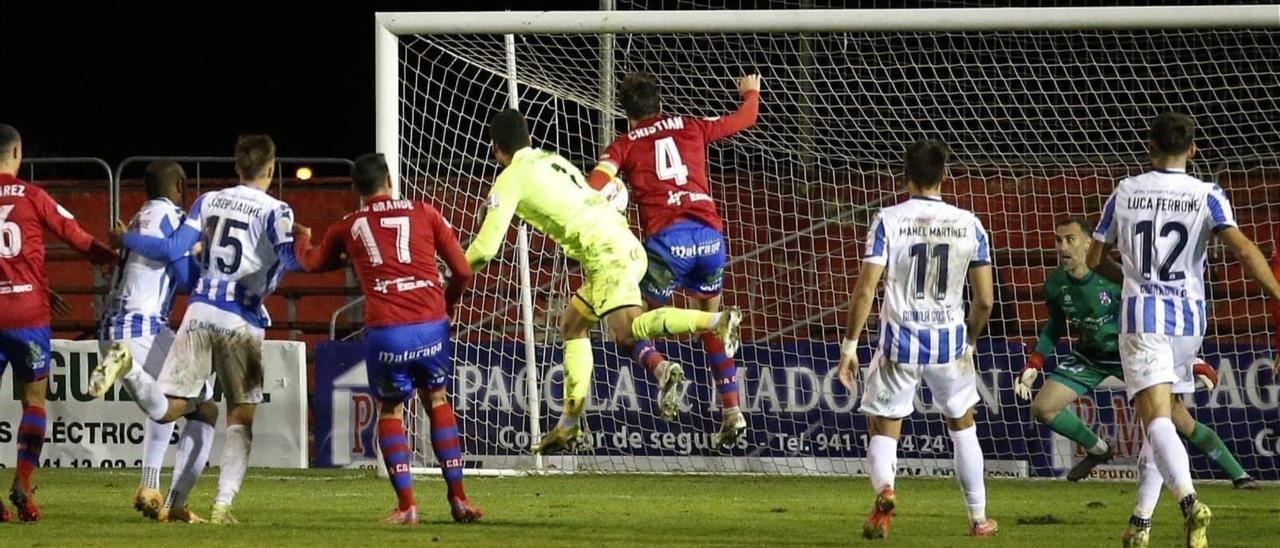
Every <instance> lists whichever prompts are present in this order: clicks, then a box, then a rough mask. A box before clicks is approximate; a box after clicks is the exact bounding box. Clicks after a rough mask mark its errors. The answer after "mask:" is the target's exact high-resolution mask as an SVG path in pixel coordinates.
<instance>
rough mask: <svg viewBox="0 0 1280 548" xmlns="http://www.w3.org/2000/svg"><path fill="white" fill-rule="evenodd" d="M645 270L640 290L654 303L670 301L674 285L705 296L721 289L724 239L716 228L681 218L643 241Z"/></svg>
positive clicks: (674, 288) (695, 295)
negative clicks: (646, 262) (647, 258)
mask: <svg viewBox="0 0 1280 548" xmlns="http://www.w3.org/2000/svg"><path fill="white" fill-rule="evenodd" d="M644 249H645V251H647V252H648V254H649V270H648V271H647V272H645V275H644V281H642V282H641V283H640V289H641V291H643V292H644V296H645V298H646V299H649V300H650V301H652V302H654V303H656V304H666V303H667V301H670V300H671V295H672V294H673V293H675V290H676V287H683V288H685V289H687V290H689V292H690V293H692V294H693V296H694V297H697V298H701V299H709V298H711V297H715V296H716V295H719V294H720V290H721V289H723V288H724V262H725V242H724V236H722V235H720V232H718V231H716V229H714V228H711V227H709V226H706V225H704V224H702V223H696V222H692V221H681V222H678V223H675V224H673V225H671V226H668V227H667V228H664V229H662V232H659V233H657V234H655V235H653V236H651V237H650V238H649V239H647V240H645V241H644Z"/></svg>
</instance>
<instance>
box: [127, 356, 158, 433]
mask: <svg viewBox="0 0 1280 548" xmlns="http://www.w3.org/2000/svg"><path fill="white" fill-rule="evenodd" d="M122 380H123V381H124V386H125V388H127V389H129V392H130V393H131V394H133V400H134V401H135V402H137V403H138V407H139V408H141V409H142V412H143V413H146V414H147V416H148V417H150V418H151V420H153V421H159V420H160V419H163V418H164V415H165V413H167V412H169V398H167V397H165V395H164V392H161V391H160V383H157V382H156V380H155V379H154V378H152V376H151V375H149V374H147V372H146V371H143V370H142V368H141V367H135V368H133V369H131V370H129V372H128V373H126V374H125V376H124V379H122Z"/></svg>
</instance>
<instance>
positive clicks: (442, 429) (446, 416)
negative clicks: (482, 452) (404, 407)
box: [427, 401, 467, 500]
mask: <svg viewBox="0 0 1280 548" xmlns="http://www.w3.org/2000/svg"><path fill="white" fill-rule="evenodd" d="M427 415H428V416H430V418H431V448H432V449H433V450H435V453H436V460H437V461H440V474H441V475H443V476H444V482H445V484H446V485H447V486H448V493H447V494H446V496H448V497H449V499H450V500H452V499H466V498H467V493H466V492H465V491H463V490H462V440H460V439H458V421H457V419H456V418H454V416H453V406H451V405H449V402H447V401H446V402H444V403H442V404H440V405H437V406H434V407H432V408H431V409H430V410H428V411H427Z"/></svg>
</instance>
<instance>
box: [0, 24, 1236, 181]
mask: <svg viewBox="0 0 1280 548" xmlns="http://www.w3.org/2000/svg"><path fill="white" fill-rule="evenodd" d="M778 1H779V2H781V3H782V4H784V5H798V4H800V2H801V0H778ZM699 3H700V4H703V5H712V6H717V7H724V6H726V5H730V6H734V7H738V6H747V7H750V6H753V5H757V6H758V5H765V4H769V3H770V2H768V1H767V0H748V1H745V2H726V1H725V0H700V2H699ZM775 3H777V2H775ZM816 3H817V4H818V5H820V6H821V5H832V4H836V5H846V6H850V7H890V6H892V7H903V6H906V7H915V6H924V7H938V6H942V7H957V6H977V5H986V6H991V5H1009V4H1011V3H1008V2H986V1H965V0H950V1H939V2H888V1H884V0H863V1H850V2H832V1H825V0H817V1H816ZM1126 3H1128V4H1152V3H1160V2H1145V1H1141V0H1138V1H1131V2H1126ZM1176 3H1180V4H1183V3H1201V2H1176ZM1219 3H1220V2H1219ZM1234 3H1252V2H1234ZM688 4H689V1H688V0H647V1H646V0H618V5H619V6H620V7H626V6H627V5H632V6H634V5H650V6H652V5H665V6H667V7H673V6H683V7H687V6H688ZM1020 4H1025V5H1056V6H1081V5H1099V4H1102V5H1105V4H1109V2H1090V1H1083V0H1058V1H1050V0H1044V1H1040V2H1021V3H1020ZM598 5H599V2H598V0H567V1H566V0H561V1H523V2H513V1H510V0H501V1H499V0H466V1H457V2H431V1H417V2H411V1H391V0H377V1H368V2H355V1H347V2H333V3H321V2H301V1H267V0H260V1H256V2H255V1H245V0H231V1H219V2H163V3H159V2H124V1H99V2H92V3H79V2H61V1H49V0H44V1H40V0H0V56H2V57H3V59H4V63H5V69H4V71H3V72H2V73H0V74H3V76H0V121H3V122H4V123H9V124H12V125H14V126H17V127H18V129H19V130H20V131H21V132H22V133H23V136H24V141H25V145H26V154H27V156H29V157H40V156H68V155H79V156H99V157H102V158H104V159H106V160H107V161H108V162H116V161H119V160H120V159H121V158H123V157H126V156H130V155H140V154H156V155H177V154H196V155H225V154H228V153H229V152H230V148H231V145H232V143H233V142H234V139H235V136H236V135H237V134H240V133H247V132H265V133H270V134H271V135H273V136H274V137H275V138H276V141H277V142H278V143H279V146H280V149H281V154H282V155H287V156H304V155H305V156H339V157H348V158H349V157H354V156H356V155H359V154H361V153H364V152H367V151H369V150H371V149H372V148H373V131H374V120H373V89H374V88H373V63H372V61H373V14H374V12H376V11H411V10H412V11H441V10H461V9H466V10H480V9H495V10H501V9H518V10H541V9H596V7H597V6H598Z"/></svg>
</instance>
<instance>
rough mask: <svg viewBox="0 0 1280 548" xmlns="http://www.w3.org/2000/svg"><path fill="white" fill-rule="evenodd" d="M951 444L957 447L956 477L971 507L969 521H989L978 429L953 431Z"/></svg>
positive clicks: (972, 427)
mask: <svg viewBox="0 0 1280 548" xmlns="http://www.w3.org/2000/svg"><path fill="white" fill-rule="evenodd" d="M951 443H952V445H954V446H955V457H956V477H957V478H958V479H959V480H960V488H961V489H962V490H964V502H965V504H966V505H968V507H969V521H970V522H972V523H984V522H986V521H987V485H986V483H985V478H983V470H982V468H983V464H984V463H983V457H982V446H981V445H979V444H978V427H977V426H970V427H968V428H965V429H964V430H952V431H951Z"/></svg>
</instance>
